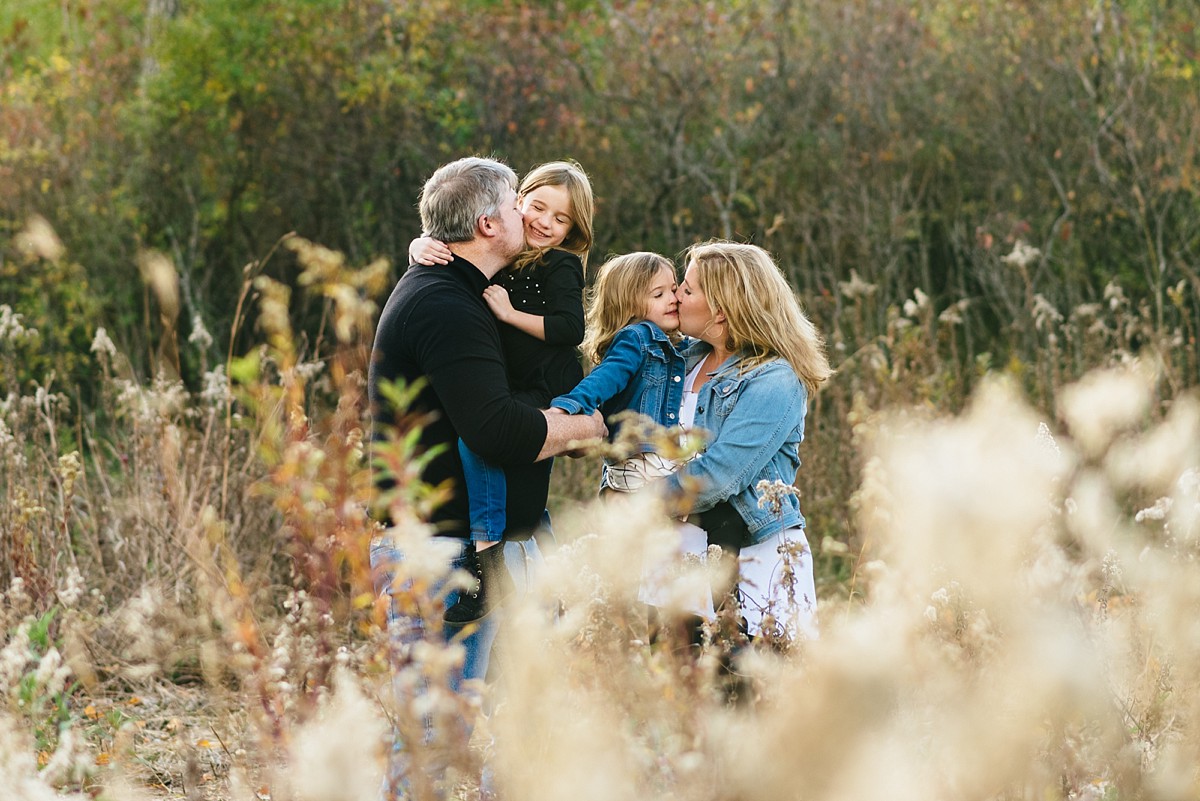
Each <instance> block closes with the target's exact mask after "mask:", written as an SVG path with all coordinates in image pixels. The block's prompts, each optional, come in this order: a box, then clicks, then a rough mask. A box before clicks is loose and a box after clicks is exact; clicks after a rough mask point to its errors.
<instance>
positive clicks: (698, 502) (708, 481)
mask: <svg viewBox="0 0 1200 801" xmlns="http://www.w3.org/2000/svg"><path fill="white" fill-rule="evenodd" d="M710 351H711V347H710V346H709V345H708V344H706V343H704V342H695V341H693V343H692V344H691V345H689V346H688V347H687V349H686V350H685V351H684V356H685V358H686V359H687V368H688V369H689V370H690V369H691V368H693V367H695V366H696V363H697V362H699V361H700V360H701V359H703V358H704V357H705V356H707V355H708V354H709V352H710ZM739 359H740V356H739V355H736V354H735V355H734V356H731V357H730V358H729V359H727V360H726V361H725V362H724V363H723V364H722V365H721V366H720V367H718V368H717V369H716V371H715V372H714V373H711V378H709V379H708V380H707V381H706V382H704V385H703V386H701V387H700V391H699V394H698V397H697V398H696V420H695V427H697V428H704V429H706V430H707V431H708V440H707V442H708V444H707V446H706V447H705V448H704V450H702V451H701V452H700V453H699V454H698V455H697V456H696V458H694V459H692V460H691V461H689V462H687V463H686V464H685V465H684V466H683V468H682V469H680V471H679V472H678V473H675V474H674V475H672V476H669V477H668V478H666V479H665V481H666V482H667V486H666V488H667V491H668V493H669V494H670V495H673V496H677V497H686V498H691V499H692V503H691V508H692V509H694V510H695V511H697V512H703V511H706V510H708V509H711V508H712V507H713V506H714V505H715V504H717V503H719V502H720V501H724V500H728V501H729V502H730V503H732V504H733V507H734V509H736V510H737V512H738V514H740V515H741V516H742V519H743V520H745V521H746V525H747V527H748V528H749V529H750V538H751V541H752V542H754V543H759V542H762V541H763V540H765V539H767V538H768V537H770V536H771V535H773V534H777V533H779V532H780V531H783V530H784V529H788V528H794V527H796V526H803V525H804V516H803V515H801V514H800V502H799V500H797V498H796V496H795V495H790V494H788V495H784V496H783V497H782V498H781V500H782V507H781V509H780V511H774V510H772V509H771V508H770V506H769V505H767V506H766V508H763V507H760V506H759V505H758V498H759V496H758V492H757V490H756V486H757V484H758V482H760V481H763V480H766V481H771V482H773V481H777V480H778V481H782V482H783V483H784V484H787V485H789V486H790V485H791V484H793V483H794V482H795V480H796V470H797V469H798V468H799V467H800V454H799V446H800V441H801V440H803V439H804V415H805V413H806V412H807V411H808V392H807V391H806V390H805V388H804V384H802V383H801V382H800V379H799V378H797V377H796V373H795V372H794V371H793V370H792V367H791V365H789V364H788V362H787V361H786V360H784V359H775V360H773V361H769V362H767V363H765V364H760V365H759V366H757V367H755V368H753V369H752V370H748V371H747V372H745V373H741V372H739V370H738V362H739Z"/></svg>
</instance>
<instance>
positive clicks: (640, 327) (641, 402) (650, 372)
mask: <svg viewBox="0 0 1200 801" xmlns="http://www.w3.org/2000/svg"><path fill="white" fill-rule="evenodd" d="M683 375H684V361H683V356H682V355H681V354H680V352H679V350H678V349H676V347H675V345H674V343H672V342H671V338H670V337H668V336H667V335H666V333H665V332H664V331H663V330H662V329H661V328H659V327H658V326H657V325H655V324H654V323H652V322H650V321H649V320H643V321H641V322H640V323H633V324H632V325H627V326H625V327H624V328H622V329H621V330H620V331H618V332H617V335H616V336H615V337H614V338H613V341H612V344H610V345H609V346H608V351H607V352H606V353H605V354H604V358H603V359H602V360H601V361H600V364H598V365H596V366H595V368H593V369H592V371H591V372H590V373H588V375H587V376H586V377H585V378H584V379H583V380H582V381H580V382H579V384H578V385H576V387H575V389H573V390H571V391H570V392H568V393H567V394H565V395H559V396H558V397H557V398H555V399H554V400H552V401H550V405H551V406H554V407H557V408H559V409H562V410H564V411H566V412H568V413H570V414H591V413H592V412H594V411H596V409H599V410H600V411H601V412H602V413H603V414H604V416H605V417H606V418H607V417H609V416H610V415H614V414H616V413H617V412H623V411H626V410H629V411H633V412H638V413H639V414H643V415H645V416H646V417H649V418H650V419H651V420H653V421H654V422H656V423H658V424H659V425H660V426H663V427H665V428H670V427H671V426H675V425H678V424H679V406H680V404H681V403H682V402H683ZM614 433H615V429H614ZM641 446H642V448H643V449H646V450H649V449H650V448H651V443H648V442H643V443H641Z"/></svg>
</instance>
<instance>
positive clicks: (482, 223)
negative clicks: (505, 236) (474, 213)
mask: <svg viewBox="0 0 1200 801" xmlns="http://www.w3.org/2000/svg"><path fill="white" fill-rule="evenodd" d="M475 232H476V233H477V234H479V235H480V236H485V237H491V236H495V235H496V225H495V223H493V222H492V218H491V217H489V216H487V215H486V214H480V215H479V216H478V217H477V218H476V219H475Z"/></svg>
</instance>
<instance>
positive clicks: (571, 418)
mask: <svg viewBox="0 0 1200 801" xmlns="http://www.w3.org/2000/svg"><path fill="white" fill-rule="evenodd" d="M542 414H544V415H546V442H545V444H544V445H542V450H541V452H540V453H539V454H538V457H537V460H538V461H541V460H542V459H546V458H549V457H551V456H559V455H562V454H568V455H572V456H581V455H583V454H584V453H586V452H587V451H588V450H589V449H590V447H591V446H594V445H597V444H599V442H600V441H601V440H603V439H604V438H605V437H606V436H608V426H606V425H604V415H602V414H600V412H599V411H595V412H592V413H591V414H589V415H582V414H567V413H566V412H564V411H563V410H562V409H557V408H550V409H544V410H543V411H542Z"/></svg>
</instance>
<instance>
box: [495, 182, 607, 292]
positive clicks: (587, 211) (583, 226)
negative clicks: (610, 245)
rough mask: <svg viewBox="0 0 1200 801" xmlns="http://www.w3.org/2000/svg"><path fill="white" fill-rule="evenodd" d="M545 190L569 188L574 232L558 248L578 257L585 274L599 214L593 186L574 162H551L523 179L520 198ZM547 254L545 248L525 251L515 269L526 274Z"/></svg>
mask: <svg viewBox="0 0 1200 801" xmlns="http://www.w3.org/2000/svg"><path fill="white" fill-rule="evenodd" d="M543 186H565V187H566V188H567V196H568V197H569V198H570V200H571V228H570V230H568V231H567V235H566V237H565V238H564V239H563V241H562V244H561V245H558V247H559V248H561V249H562V250H566V251H569V252H571V253H574V254H575V255H576V256H578V257H579V260H580V261H581V262H583V269H584V273H585V274H586V272H587V257H588V251H589V250H591V249H592V217H593V216H595V213H596V201H595V199H594V198H593V197H592V182H591V181H589V180H588V177H587V173H585V172H584V171H583V167H580V166H579V164H578V163H576V162H574V161H548V162H546V163H545V164H540V165H538V166H537V167H534V168H533V169H532V170H530V171H529V173H528V174H527V175H526V176H525V178H524V179H522V181H521V186H520V187H519V188H518V189H517V197H518V198H521V199H524V197H525V196H526V195H527V194H529V193H530V192H532V191H533V190H535V189H538V188H539V187H543ZM545 252H546V248H534V249H532V250H526V251H525V252H524V253H522V254H521V255H520V256H518V257H517V260H516V261H515V262H514V263H513V266H512V269H514V270H524V269H525V268H526V267H529V266H531V265H534V264H537V263H538V262H539V261H540V260H541V258H542V255H543V254H544V253H545Z"/></svg>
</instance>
